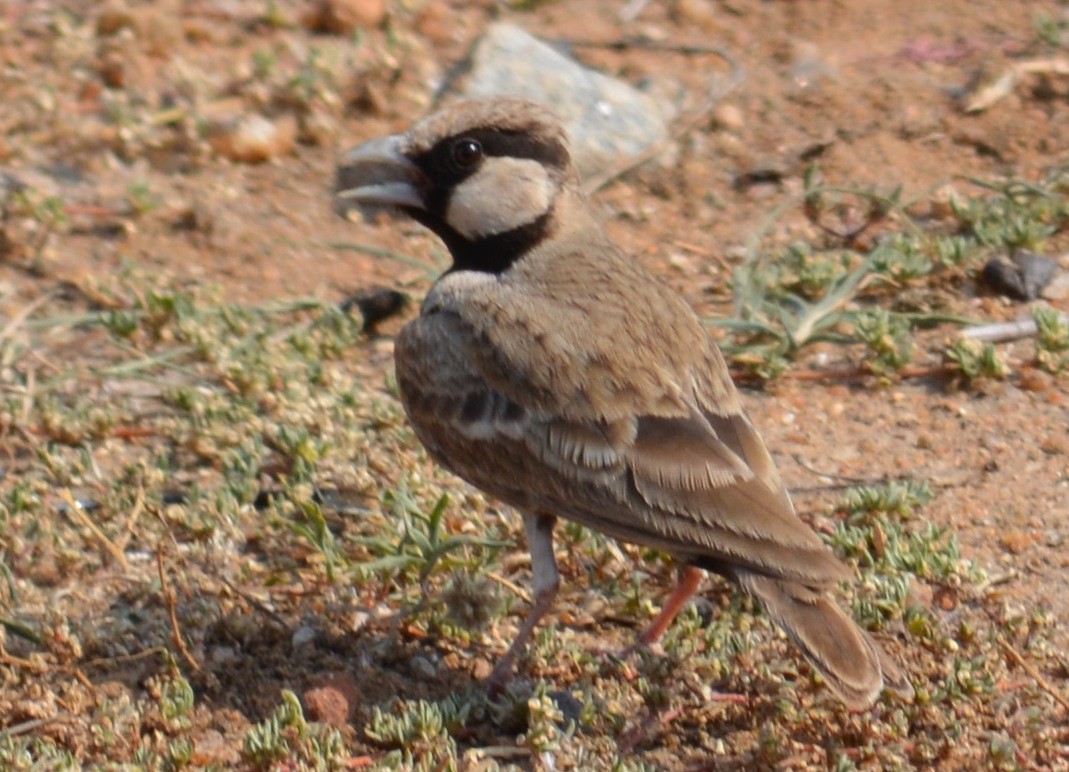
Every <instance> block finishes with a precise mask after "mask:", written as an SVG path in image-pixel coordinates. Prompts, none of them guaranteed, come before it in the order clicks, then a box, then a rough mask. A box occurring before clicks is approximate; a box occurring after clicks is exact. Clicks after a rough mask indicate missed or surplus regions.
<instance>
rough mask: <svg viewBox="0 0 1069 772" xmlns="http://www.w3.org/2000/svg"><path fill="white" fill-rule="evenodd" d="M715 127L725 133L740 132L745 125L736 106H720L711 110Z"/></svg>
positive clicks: (740, 111)
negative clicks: (723, 130) (725, 131)
mask: <svg viewBox="0 0 1069 772" xmlns="http://www.w3.org/2000/svg"><path fill="white" fill-rule="evenodd" d="M713 120H714V121H716V125H717V126H719V127H720V128H722V129H726V130H727V131H740V130H741V129H742V128H743V127H745V125H746V120H745V118H744V117H743V114H742V110H741V109H739V107H738V106H737V105H729V104H722V105H718V106H717V107H716V109H715V110H713Z"/></svg>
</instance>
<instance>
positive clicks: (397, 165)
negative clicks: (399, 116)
mask: <svg viewBox="0 0 1069 772" xmlns="http://www.w3.org/2000/svg"><path fill="white" fill-rule="evenodd" d="M404 139H405V138H404V136H402V135H399V134H397V135H393V136H389V137H380V138H379V139H373V140H371V141H370V142H365V143H364V144H362V145H357V146H356V147H354V148H353V149H352V150H349V151H348V152H346V153H345V154H344V155H342V157H341V159H339V161H338V174H337V179H336V182H335V201H336V204H337V206H338V208H339V209H340V210H341V211H345V210H347V209H349V208H350V207H352V206H360V205H364V206H396V207H400V208H402V209H409V210H411V209H425V208H426V205H425V204H424V201H423V196H424V193H425V192H426V189H427V178H426V177H425V176H424V174H423V172H421V171H420V169H419V167H418V166H416V165H415V164H414V163H412V161H410V160H409V159H408V158H407V157H406V156H405V154H404V152H403V147H404Z"/></svg>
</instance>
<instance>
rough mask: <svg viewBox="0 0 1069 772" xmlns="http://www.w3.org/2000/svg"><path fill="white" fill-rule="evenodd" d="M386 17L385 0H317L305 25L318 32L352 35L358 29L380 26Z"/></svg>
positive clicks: (306, 18) (307, 16)
mask: <svg viewBox="0 0 1069 772" xmlns="http://www.w3.org/2000/svg"><path fill="white" fill-rule="evenodd" d="M385 18H386V2H385V0H316V2H314V3H313V4H312V6H311V7H310V8H309V9H308V12H307V13H306V14H305V16H304V25H305V26H306V27H308V28H309V29H312V30H315V31H317V32H329V33H331V34H334V35H351V34H353V32H355V31H356V30H358V29H376V28H378V27H380V26H381V25H382V22H383V20H384V19H385Z"/></svg>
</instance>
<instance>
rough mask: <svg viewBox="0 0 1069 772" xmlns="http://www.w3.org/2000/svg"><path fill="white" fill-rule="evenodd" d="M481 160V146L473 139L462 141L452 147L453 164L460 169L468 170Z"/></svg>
mask: <svg viewBox="0 0 1069 772" xmlns="http://www.w3.org/2000/svg"><path fill="white" fill-rule="evenodd" d="M481 160H483V146H482V145H480V144H479V143H478V142H477V141H475V140H474V139H462V140H460V141H459V142H457V143H456V144H455V145H453V162H454V163H455V164H456V165H457V166H459V167H460V168H461V169H470V168H472V167H473V166H475V164H477V163H479V161H481Z"/></svg>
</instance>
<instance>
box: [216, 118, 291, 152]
mask: <svg viewBox="0 0 1069 772" xmlns="http://www.w3.org/2000/svg"><path fill="white" fill-rule="evenodd" d="M208 142H209V143H210V144H211V146H212V148H213V149H214V150H215V152H216V153H218V154H219V155H221V156H223V157H224V158H229V159H230V160H231V161H240V162H242V163H249V164H256V163H263V162H264V161H270V160H271V159H273V158H278V157H279V156H283V155H286V154H288V153H290V152H292V150H293V147H294V145H295V144H296V142H297V119H296V118H295V117H293V116H292V115H282V116H279V117H278V118H275V119H273V120H272V119H269V118H265V117H264V116H262V115H246V116H244V117H242V118H239V119H237V120H236V121H233V122H230V123H226V124H223V125H220V126H218V127H216V129H215V130H214V131H211V132H209V135H208Z"/></svg>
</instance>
